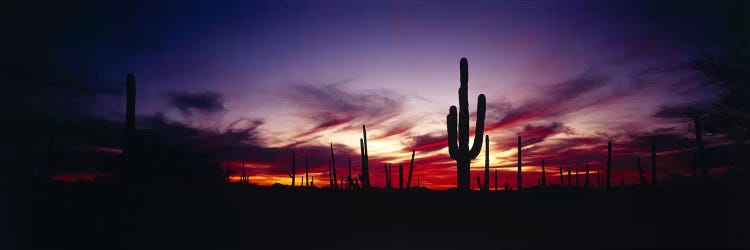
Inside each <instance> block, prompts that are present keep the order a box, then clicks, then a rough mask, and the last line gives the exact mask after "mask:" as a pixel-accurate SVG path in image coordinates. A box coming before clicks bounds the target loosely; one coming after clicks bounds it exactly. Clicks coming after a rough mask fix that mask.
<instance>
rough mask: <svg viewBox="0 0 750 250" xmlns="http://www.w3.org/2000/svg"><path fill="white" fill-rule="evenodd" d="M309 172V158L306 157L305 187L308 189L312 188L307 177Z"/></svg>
mask: <svg viewBox="0 0 750 250" xmlns="http://www.w3.org/2000/svg"><path fill="white" fill-rule="evenodd" d="M308 170H309V169H308V164H307V156H305V186H306V187H309V186H310V182H309V181H308V180H307V175H308V173H309V171H308Z"/></svg>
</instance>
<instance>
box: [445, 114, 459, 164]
mask: <svg viewBox="0 0 750 250" xmlns="http://www.w3.org/2000/svg"><path fill="white" fill-rule="evenodd" d="M446 120H447V124H448V153H449V154H450V156H451V159H454V160H459V159H460V157H459V155H458V143H457V142H456V125H457V124H456V106H451V108H450V110H449V111H448V117H447V118H446Z"/></svg>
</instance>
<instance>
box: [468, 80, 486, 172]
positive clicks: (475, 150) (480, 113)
mask: <svg viewBox="0 0 750 250" xmlns="http://www.w3.org/2000/svg"><path fill="white" fill-rule="evenodd" d="M477 103H478V105H477V124H476V130H475V131H474V145H473V146H472V147H471V150H470V151H469V159H474V158H476V157H477V156H478V155H479V153H481V152H482V136H483V135H484V112H485V111H486V110H487V109H486V107H487V100H486V99H485V97H484V94H480V95H479V98H477Z"/></svg>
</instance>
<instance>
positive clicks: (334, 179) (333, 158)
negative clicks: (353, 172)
mask: <svg viewBox="0 0 750 250" xmlns="http://www.w3.org/2000/svg"><path fill="white" fill-rule="evenodd" d="M331 171H333V189H338V186H336V184H337V182H336V159H335V157H334V156H333V142H331Z"/></svg>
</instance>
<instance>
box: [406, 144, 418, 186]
mask: <svg viewBox="0 0 750 250" xmlns="http://www.w3.org/2000/svg"><path fill="white" fill-rule="evenodd" d="M415 152H417V151H416V150H412V151H411V163H409V179H407V180H406V189H410V188H411V173H412V172H413V171H414V153H415Z"/></svg>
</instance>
